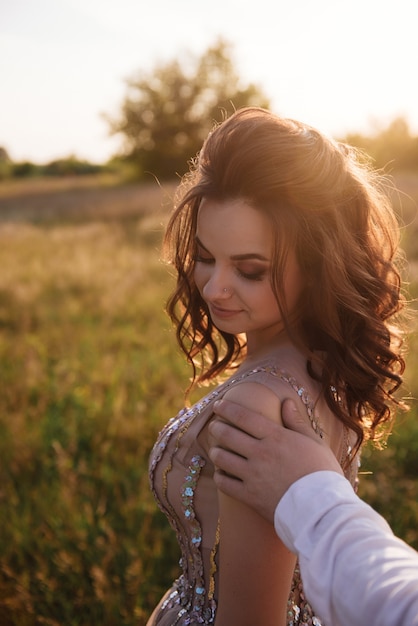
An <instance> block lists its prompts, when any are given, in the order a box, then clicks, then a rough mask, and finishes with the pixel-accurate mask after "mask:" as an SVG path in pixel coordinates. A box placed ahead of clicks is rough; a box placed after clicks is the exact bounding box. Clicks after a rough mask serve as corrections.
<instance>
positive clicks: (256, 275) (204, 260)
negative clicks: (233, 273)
mask: <svg viewBox="0 0 418 626" xmlns="http://www.w3.org/2000/svg"><path fill="white" fill-rule="evenodd" d="M194 260H195V263H205V264H207V265H210V264H212V263H213V262H214V260H213V259H211V258H209V257H202V256H199V255H197V256H196V257H195V258H194ZM237 272H238V274H239V276H241V278H245V280H251V281H261V280H263V278H264V276H265V274H266V272H265V271H264V270H262V271H260V272H255V273H254V274H249V273H247V272H243V271H241V270H239V269H237Z"/></svg>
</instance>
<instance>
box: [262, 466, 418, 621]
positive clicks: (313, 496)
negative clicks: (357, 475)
mask: <svg viewBox="0 0 418 626" xmlns="http://www.w3.org/2000/svg"><path fill="white" fill-rule="evenodd" d="M274 526H275V529H276V532H277V534H278V535H279V537H280V539H282V541H283V542H284V543H285V544H286V545H287V547H288V548H289V549H290V550H292V552H294V553H296V554H297V555H298V557H299V563H300V569H301V575H302V581H303V586H304V590H305V593H306V596H307V598H308V600H309V602H310V603H311V605H312V607H313V608H314V610H315V612H316V613H317V615H318V617H320V618H321V619H322V620H323V622H324V624H327V625H331V624H332V626H353V625H354V624H355V625H356V626H374V625H376V626H418V553H417V552H415V550H413V549H412V548H411V547H409V546H408V545H407V544H406V543H404V542H403V541H401V540H400V539H399V538H397V537H395V536H394V535H393V532H392V531H391V529H390V527H389V526H388V524H387V523H386V522H385V520H384V519H383V518H382V517H381V516H380V515H379V514H378V513H376V511H374V510H373V509H372V508H371V507H370V506H369V505H367V504H366V503H365V502H363V501H362V500H360V498H358V497H357V496H356V494H355V493H354V491H353V489H352V487H351V485H350V483H349V482H348V481H347V480H346V479H345V478H344V477H343V476H341V475H340V474H337V473H336V472H331V471H323V472H315V473H313V474H309V475H307V476H304V477H303V478H301V479H300V480H298V481H297V482H296V483H294V484H293V485H292V486H291V487H290V489H289V490H288V491H287V492H286V493H285V495H284V496H283V498H282V499H281V501H280V502H279V504H278V505H277V508H276V511H275V516H274Z"/></svg>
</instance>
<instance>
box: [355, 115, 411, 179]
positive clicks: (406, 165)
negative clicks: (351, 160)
mask: <svg viewBox="0 0 418 626" xmlns="http://www.w3.org/2000/svg"><path fill="white" fill-rule="evenodd" d="M344 141H345V142H347V143H349V144H351V145H353V146H357V147H358V148H361V149H362V150H364V151H365V152H366V153H367V154H369V155H370V156H371V157H372V159H373V161H374V165H375V166H376V167H378V168H384V169H386V170H387V171H389V172H391V171H402V170H403V171H405V170H409V171H416V170H417V168H418V137H414V136H412V135H411V132H410V129H409V125H408V122H407V120H406V119H405V118H403V117H397V118H395V119H394V120H393V121H392V122H391V123H390V124H389V126H388V127H387V128H383V129H378V130H377V132H376V133H375V134H374V135H372V136H367V137H365V136H363V135H361V134H350V135H347V137H345V138H344Z"/></svg>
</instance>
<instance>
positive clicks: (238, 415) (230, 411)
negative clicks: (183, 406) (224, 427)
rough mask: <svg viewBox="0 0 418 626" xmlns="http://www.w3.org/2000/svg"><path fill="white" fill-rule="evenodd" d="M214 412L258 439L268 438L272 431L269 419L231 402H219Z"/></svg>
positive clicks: (215, 405)
mask: <svg viewBox="0 0 418 626" xmlns="http://www.w3.org/2000/svg"><path fill="white" fill-rule="evenodd" d="M214 412H215V413H216V414H217V415H219V417H222V418H223V419H224V420H227V421H228V422H230V423H231V424H233V425H234V426H236V428H239V429H240V430H243V431H245V432H246V433H247V434H248V435H251V436H252V437H255V438H256V439H263V438H264V437H268V436H269V434H270V432H271V429H272V424H273V422H272V421H271V420H270V419H269V418H267V417H265V416H264V415H261V414H260V413H257V412H255V411H251V410H250V409H247V408H246V407H243V406H242V405H240V404H237V403H236V402H231V401H230V400H217V401H216V402H215V404H214Z"/></svg>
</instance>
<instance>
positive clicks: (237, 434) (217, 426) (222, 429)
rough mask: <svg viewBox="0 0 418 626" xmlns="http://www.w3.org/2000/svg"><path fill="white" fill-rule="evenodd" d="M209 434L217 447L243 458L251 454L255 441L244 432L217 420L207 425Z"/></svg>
mask: <svg viewBox="0 0 418 626" xmlns="http://www.w3.org/2000/svg"><path fill="white" fill-rule="evenodd" d="M209 432H210V434H211V436H212V437H213V438H214V439H215V443H216V445H217V446H218V447H221V448H226V449H228V450H231V451H233V452H235V454H239V455H240V456H243V457H247V456H248V455H249V454H251V451H252V449H253V446H254V443H256V441H257V440H256V439H255V438H254V437H252V436H251V435H247V433H245V432H244V431H242V430H239V429H238V428H235V426H231V424H229V423H228V422H224V421H222V420H220V419H219V418H215V419H214V420H212V422H211V423H210V424H209Z"/></svg>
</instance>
